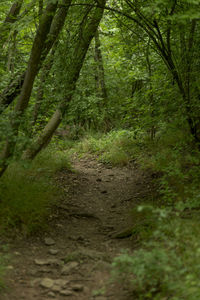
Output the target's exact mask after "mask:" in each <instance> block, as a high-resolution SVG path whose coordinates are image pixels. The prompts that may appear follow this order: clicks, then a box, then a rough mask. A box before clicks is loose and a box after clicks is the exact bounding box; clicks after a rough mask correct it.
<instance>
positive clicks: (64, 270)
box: [61, 261, 78, 275]
mask: <svg viewBox="0 0 200 300" xmlns="http://www.w3.org/2000/svg"><path fill="white" fill-rule="evenodd" d="M77 266H78V263H77V262H76V261H72V262H69V263H68V264H67V265H65V266H63V268H62V270H61V274H62V275H67V274H69V273H70V272H71V271H72V270H73V269H75V268H76V267H77Z"/></svg>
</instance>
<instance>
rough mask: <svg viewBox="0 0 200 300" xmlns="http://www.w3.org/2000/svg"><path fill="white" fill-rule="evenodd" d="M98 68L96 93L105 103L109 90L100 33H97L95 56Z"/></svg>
mask: <svg viewBox="0 0 200 300" xmlns="http://www.w3.org/2000/svg"><path fill="white" fill-rule="evenodd" d="M94 59H95V62H96V65H97V68H96V74H95V81H96V91H97V95H98V96H99V97H101V98H103V99H104V102H106V100H107V90H106V84H105V76H104V66H103V57H102V53H101V42H100V38H99V31H98V30H97V31H96V33H95V56H94Z"/></svg>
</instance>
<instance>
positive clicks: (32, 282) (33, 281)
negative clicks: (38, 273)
mask: <svg viewBox="0 0 200 300" xmlns="http://www.w3.org/2000/svg"><path fill="white" fill-rule="evenodd" d="M41 280H42V278H35V279H33V280H31V282H30V286H31V287H34V286H35V285H37V284H39V283H40V281H41Z"/></svg>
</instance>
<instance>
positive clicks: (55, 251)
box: [48, 249, 59, 255]
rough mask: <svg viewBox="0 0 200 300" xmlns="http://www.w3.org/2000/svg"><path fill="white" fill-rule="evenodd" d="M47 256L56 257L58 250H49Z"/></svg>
mask: <svg viewBox="0 0 200 300" xmlns="http://www.w3.org/2000/svg"><path fill="white" fill-rule="evenodd" d="M48 252H49V254H51V255H56V254H58V252H59V251H58V250H57V249H49V251H48Z"/></svg>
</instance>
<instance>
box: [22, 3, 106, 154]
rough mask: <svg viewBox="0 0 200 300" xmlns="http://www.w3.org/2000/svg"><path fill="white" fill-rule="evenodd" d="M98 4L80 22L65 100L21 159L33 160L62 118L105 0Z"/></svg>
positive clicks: (101, 13)
mask: <svg viewBox="0 0 200 300" xmlns="http://www.w3.org/2000/svg"><path fill="white" fill-rule="evenodd" d="M100 2H101V3H100V4H101V7H102V8H95V9H94V10H93V11H92V12H91V13H90V14H89V16H88V18H87V20H85V22H81V28H80V37H79V39H77V40H76V43H75V45H74V51H73V54H72V56H71V57H70V61H71V64H70V65H69V67H68V76H67V82H66V98H64V99H63V101H62V102H61V103H60V105H59V107H58V109H57V110H56V112H55V113H54V114H53V116H52V117H51V119H50V121H49V122H48V124H47V125H46V127H45V128H44V130H43V132H42V133H41V135H39V136H38V138H37V139H36V140H35V141H33V143H32V144H31V145H30V146H29V147H28V148H27V150H26V151H25V152H24V154H23V159H33V158H34V157H35V156H36V155H37V154H38V153H39V152H40V150H41V149H42V148H43V147H44V146H45V144H46V143H47V141H50V139H51V137H52V135H53V133H54V132H55V130H56V129H57V127H58V126H59V124H60V122H61V120H62V117H63V116H64V114H65V113H66V111H67V107H68V103H69V101H70V100H71V98H72V95H73V92H74V90H75V87H76V82H77V80H78V78H79V73H80V70H81V68H82V65H83V62H84V59H85V55H86V53H87V50H88V48H89V45H90V42H91V40H92V38H93V37H94V35H95V33H96V30H97V28H98V25H99V22H100V21H101V18H102V15H103V11H104V9H103V7H104V6H105V2H106V0H101V1H100Z"/></svg>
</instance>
